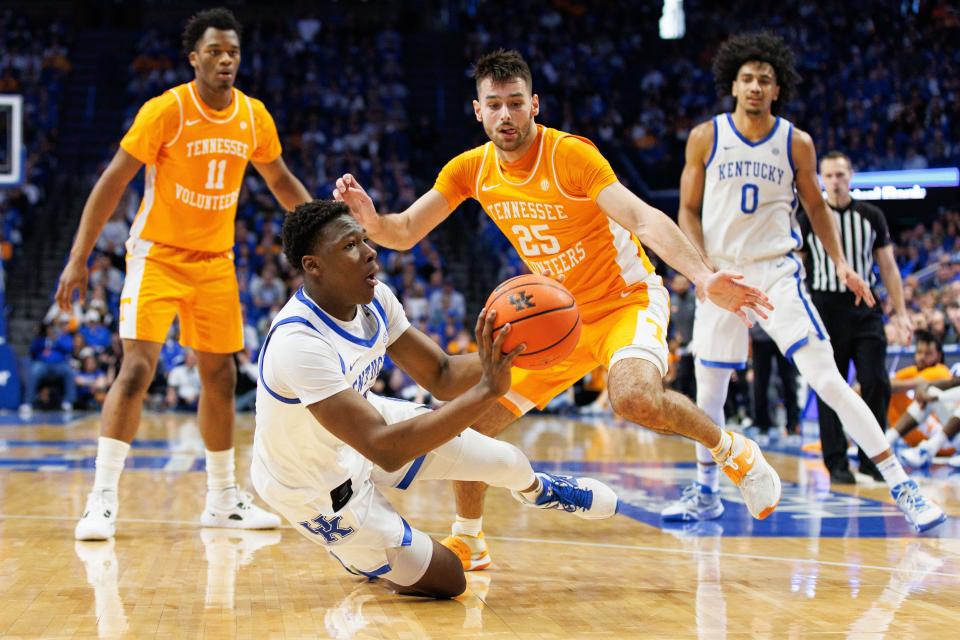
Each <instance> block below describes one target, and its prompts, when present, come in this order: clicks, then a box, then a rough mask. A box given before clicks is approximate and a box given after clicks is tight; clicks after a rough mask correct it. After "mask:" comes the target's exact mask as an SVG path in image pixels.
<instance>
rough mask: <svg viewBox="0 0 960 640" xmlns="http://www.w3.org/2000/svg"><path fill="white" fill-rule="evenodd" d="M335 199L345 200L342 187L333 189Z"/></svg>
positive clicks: (338, 200)
mask: <svg viewBox="0 0 960 640" xmlns="http://www.w3.org/2000/svg"><path fill="white" fill-rule="evenodd" d="M333 199H334V200H336V201H337V202H343V195H342V194H341V193H340V189H334V190H333Z"/></svg>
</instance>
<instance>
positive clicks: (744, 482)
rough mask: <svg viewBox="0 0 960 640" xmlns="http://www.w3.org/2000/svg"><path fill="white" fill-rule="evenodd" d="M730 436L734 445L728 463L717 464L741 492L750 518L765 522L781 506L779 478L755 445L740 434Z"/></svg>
mask: <svg viewBox="0 0 960 640" xmlns="http://www.w3.org/2000/svg"><path fill="white" fill-rule="evenodd" d="M728 433H730V437H732V438H733V445H732V446H731V447H730V452H729V453H728V454H727V457H726V459H724V460H718V461H717V463H718V464H719V465H720V469H721V470H722V471H723V472H724V473H725V474H727V477H728V478H730V480H732V481H733V484H735V485H737V488H738V489H740V494H741V495H742V496H743V501H744V503H746V505H747V509H749V510H750V515H752V516H753V517H754V518H756V519H757V520H763V519H764V518H766V517H767V516H769V515H770V514H771V513H773V510H774V509H776V508H777V504H779V502H780V476H778V475H777V472H776V471H775V470H774V469H773V467H771V466H770V464H769V463H768V462H767V460H766V458H764V457H763V452H762V451H760V447H759V446H757V443H756V442H754V441H753V440H751V439H750V438H745V437H744V436H742V435H740V434H739V433H731V432H728ZM738 441H739V442H738Z"/></svg>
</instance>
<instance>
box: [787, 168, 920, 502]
mask: <svg viewBox="0 0 960 640" xmlns="http://www.w3.org/2000/svg"><path fill="white" fill-rule="evenodd" d="M820 177H821V179H822V180H823V184H824V186H825V187H826V190H827V205H828V206H829V207H830V210H831V211H832V212H833V215H834V216H835V218H836V220H837V226H838V227H839V228H840V238H841V243H842V245H843V254H844V257H845V258H846V259H847V263H848V264H849V265H850V267H851V268H853V269H855V270H856V271H857V273H858V274H859V275H860V277H861V278H863V279H864V280H865V281H866V282H867V283H868V284H869V285H870V286H871V288H872V287H873V286H874V285H875V284H876V276H875V275H874V273H873V265H874V263H876V264H877V266H878V267H879V269H880V277H881V279H882V280H883V284H884V286H885V287H886V288H887V293H888V294H889V296H890V302H891V303H892V306H893V313H894V315H893V317H892V318H891V320H892V322H893V324H894V328H895V329H896V331H897V334H898V336H899V340H900V341H901V343H903V344H908V343H909V341H910V334H911V332H912V324H911V320H910V317H909V315H908V314H907V310H906V307H905V306H904V301H903V283H902V282H901V280H900V271H899V270H898V268H897V264H896V261H895V260H894V257H893V246H892V245H891V244H890V232H889V230H888V227H887V221H886V218H884V215H883V212H882V211H881V210H880V209H878V208H877V207H875V206H873V205H871V204H867V203H866V202H857V201H856V200H854V199H853V198H851V197H850V179H851V178H852V177H853V168H852V166H851V165H850V158H848V157H847V156H846V154H844V153H842V152H840V151H831V152H830V153H828V154H826V155H825V156H823V157H822V158H821V160H820ZM799 222H800V228H801V231H802V233H803V238H804V241H805V245H806V246H805V254H806V255H805V263H806V269H807V285H808V286H809V287H810V292H811V297H812V298H813V304H814V305H815V306H816V307H817V310H818V311H819V312H820V317H821V318H822V319H823V323H824V325H826V329H827V333H829V334H830V338H831V341H832V343H833V352H834V356H835V358H836V361H837V367H838V368H839V369H840V373H841V374H842V375H843V376H844V377H846V376H847V372H848V371H849V368H850V361H851V360H853V363H854V366H855V367H856V370H857V381H858V382H859V383H860V393H861V395H862V396H863V399H864V401H865V402H866V403H867V405H868V406H869V407H870V410H871V411H873V414H874V416H876V418H877V422H878V423H880V426H881V427H884V428H885V426H886V424H887V405H889V404H890V381H889V380H888V378H887V374H886V354H887V339H886V335H885V334H884V330H883V312H882V311H881V309H880V305H875V306H874V307H872V308H871V307H868V306H866V305H859V306H858V305H856V304H855V303H854V300H855V298H854V294H853V293H851V292H850V291H848V290H847V288H846V286H844V284H843V282H842V281H840V280H839V279H838V278H837V271H836V265H834V263H833V260H831V259H830V256H828V255H827V252H826V251H825V250H824V247H823V245H822V244H821V243H820V240H819V239H818V238H817V237H816V234H814V233H813V230H812V228H811V226H810V221H809V219H808V218H807V216H806V215H805V214H803V213H801V215H800V217H799ZM817 411H818V414H819V416H820V443H821V444H822V446H823V462H824V464H825V465H826V467H827V469H828V470H829V471H830V480H831V481H832V482H836V483H838V484H853V483H854V482H856V480H855V479H854V476H853V474H852V473H851V472H850V465H849V463H848V461H847V438H846V436H845V435H844V433H843V426H842V425H841V424H840V419H839V418H838V417H837V414H836V413H835V412H834V411H833V410H832V409H831V408H830V407H828V406H827V405H826V403H824V402H823V400H821V399H820V398H819V397H818V398H817ZM859 458H860V472H861V473H865V474H867V475H870V476H872V477H873V478H875V479H877V480H882V479H883V478H882V476H881V475H880V472H879V471H878V470H877V467H876V465H875V464H874V463H873V462H872V461H871V460H870V458H869V457H868V456H867V455H866V454H865V453H864V452H863V449H860V451H859Z"/></svg>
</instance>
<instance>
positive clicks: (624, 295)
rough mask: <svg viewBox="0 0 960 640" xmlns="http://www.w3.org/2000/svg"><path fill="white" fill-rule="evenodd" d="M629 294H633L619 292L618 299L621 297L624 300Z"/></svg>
mask: <svg viewBox="0 0 960 640" xmlns="http://www.w3.org/2000/svg"><path fill="white" fill-rule="evenodd" d="M631 293H633V291H621V292H620V297H621V298H626V297H627V296H628V295H630V294H631Z"/></svg>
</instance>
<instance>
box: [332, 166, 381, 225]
mask: <svg viewBox="0 0 960 640" xmlns="http://www.w3.org/2000/svg"><path fill="white" fill-rule="evenodd" d="M333 199H334V200H337V201H338V202H345V203H347V206H348V207H350V213H352V214H353V217H354V218H356V219H357V222H359V223H360V224H361V226H363V228H364V229H366V230H367V233H368V234H370V235H371V236H372V235H373V234H375V233H377V231H379V230H380V216H379V215H378V214H377V209H376V207H374V206H373V200H372V199H371V198H370V196H369V195H368V194H367V192H366V191H365V190H364V188H363V187H361V186H360V183H359V182H357V179H356V178H354V177H353V176H352V175H350V174H349V173H345V174H343V176H341V177H340V178H337V184H336V186H335V187H334V188H333Z"/></svg>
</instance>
